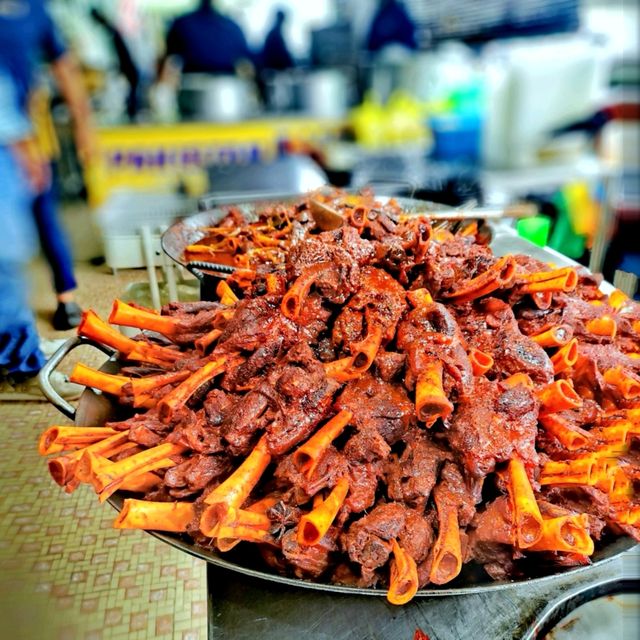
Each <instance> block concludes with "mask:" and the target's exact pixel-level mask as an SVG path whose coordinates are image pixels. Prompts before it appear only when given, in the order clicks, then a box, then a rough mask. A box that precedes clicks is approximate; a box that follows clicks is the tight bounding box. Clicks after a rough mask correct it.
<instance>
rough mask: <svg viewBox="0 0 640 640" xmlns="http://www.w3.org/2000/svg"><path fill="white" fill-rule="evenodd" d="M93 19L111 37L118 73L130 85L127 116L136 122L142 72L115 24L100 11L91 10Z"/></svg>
mask: <svg viewBox="0 0 640 640" xmlns="http://www.w3.org/2000/svg"><path fill="white" fill-rule="evenodd" d="M91 17H92V18H93V19H94V20H95V21H96V22H97V23H98V24H99V25H100V26H101V27H102V28H103V29H104V31H105V32H106V33H107V35H108V36H109V40H110V42H111V46H112V47H113V51H114V53H115V56H116V58H117V61H118V71H119V72H120V73H121V74H122V76H123V77H124V78H125V79H126V81H127V84H128V85H129V92H128V95H127V108H126V111H127V116H128V118H129V120H130V121H131V122H134V121H135V119H136V116H137V115H138V111H139V110H140V102H141V101H140V71H139V69H138V66H137V64H136V63H135V61H134V59H133V56H132V55H131V51H130V50H129V45H128V44H127V42H126V40H125V38H124V37H123V35H122V33H120V30H119V29H118V28H117V27H116V25H115V24H113V22H112V21H111V20H109V18H108V17H107V16H106V15H105V14H104V13H103V12H102V11H100V10H99V9H97V8H95V7H93V8H92V9H91Z"/></svg>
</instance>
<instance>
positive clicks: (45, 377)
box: [38, 336, 115, 420]
mask: <svg viewBox="0 0 640 640" xmlns="http://www.w3.org/2000/svg"><path fill="white" fill-rule="evenodd" d="M81 346H90V347H94V348H96V349H99V350H100V351H102V352H103V353H105V354H106V355H108V356H112V355H113V354H114V353H115V351H114V350H113V349H110V348H109V347H105V346H104V345H103V344H100V343H99V342H96V341H95V340H90V339H89V338H83V337H82V336H75V337H73V338H69V339H68V340H67V341H66V342H65V343H64V344H63V345H61V346H60V348H59V349H58V350H57V351H56V352H55V353H54V354H53V355H52V356H51V358H49V360H47V362H45V364H44V366H43V367H42V369H40V373H39V374H38V383H39V384H40V389H42V393H43V394H44V395H45V397H46V398H47V400H48V401H49V402H50V403H51V404H52V405H53V406H54V407H55V408H56V409H57V410H58V411H60V413H62V414H64V415H65V416H67V418H70V419H71V420H75V417H76V408H75V407H74V406H73V405H72V404H71V403H70V402H68V401H67V400H65V399H64V398H63V397H62V396H61V395H60V394H59V393H58V392H57V391H56V390H55V388H54V386H53V384H52V383H51V375H52V374H53V372H54V371H55V370H56V369H57V368H58V366H59V365H60V363H61V362H62V361H63V360H64V359H65V358H66V357H67V356H68V355H69V353H71V352H72V351H73V350H74V349H75V348H76V347H81Z"/></svg>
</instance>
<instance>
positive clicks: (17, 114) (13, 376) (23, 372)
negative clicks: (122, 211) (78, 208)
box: [0, 68, 79, 400]
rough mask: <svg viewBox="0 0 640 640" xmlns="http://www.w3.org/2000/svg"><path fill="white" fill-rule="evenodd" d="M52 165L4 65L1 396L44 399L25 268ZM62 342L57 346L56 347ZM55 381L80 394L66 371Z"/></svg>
mask: <svg viewBox="0 0 640 640" xmlns="http://www.w3.org/2000/svg"><path fill="white" fill-rule="evenodd" d="M48 182H49V175H48V172H47V166H46V164H45V163H43V162H42V160H41V158H39V157H38V150H37V148H36V147H35V146H34V145H33V142H32V139H31V129H30V125H29V121H28V119H27V118H26V117H25V115H24V113H23V112H22V110H21V109H20V106H19V99H18V91H17V88H16V86H15V84H14V82H13V78H12V77H11V76H10V75H9V74H7V73H6V71H4V70H3V69H2V68H0V194H2V197H1V198H0V227H1V228H2V233H0V397H2V398H3V399H11V400H44V396H43V395H42V393H41V392H40V388H39V386H38V383H37V380H36V375H37V373H38V372H39V371H40V369H41V367H42V365H43V364H44V362H45V360H46V357H45V354H44V353H43V351H47V352H50V351H51V349H50V348H49V347H50V346H51V345H49V344H47V343H48V342H51V341H44V343H43V341H41V340H40V338H39V336H38V332H37V329H36V325H35V319H34V317H33V313H32V311H31V309H30V307H29V301H28V299H27V292H28V285H27V281H26V277H25V270H26V267H27V264H28V262H29V260H30V259H31V258H32V257H33V252H34V248H35V246H36V241H35V237H36V229H35V225H34V220H33V217H32V215H31V212H30V206H31V200H32V198H33V194H34V193H37V192H39V191H42V190H43V189H46V188H47V185H48ZM53 346H57V345H53ZM52 382H53V384H54V385H55V387H56V389H57V390H58V391H59V392H60V393H61V395H63V396H65V397H71V396H75V395H77V392H78V390H79V387H77V385H70V384H69V383H67V382H66V380H65V379H64V378H63V376H62V374H59V373H57V372H56V373H54V375H53V377H52Z"/></svg>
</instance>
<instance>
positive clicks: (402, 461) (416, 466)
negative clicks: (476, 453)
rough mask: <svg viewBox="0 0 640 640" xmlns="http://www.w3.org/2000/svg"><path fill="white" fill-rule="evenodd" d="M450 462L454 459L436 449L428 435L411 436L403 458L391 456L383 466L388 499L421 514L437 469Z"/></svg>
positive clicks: (435, 477) (431, 488)
mask: <svg viewBox="0 0 640 640" xmlns="http://www.w3.org/2000/svg"><path fill="white" fill-rule="evenodd" d="M452 459H453V455H452V454H451V453H450V452H447V451H445V450H443V449H441V448H440V447H438V446H437V445H435V444H434V443H433V442H432V441H431V439H430V437H429V435H428V434H426V433H424V434H423V433H419V432H414V436H413V438H412V439H410V440H409V442H407V446H406V447H405V450H404V451H403V452H402V455H400V456H398V455H396V454H394V455H392V456H391V458H390V459H389V460H388V462H387V464H386V470H385V479H386V481H387V494H388V495H389V498H390V499H391V500H396V501H398V502H404V503H405V504H407V505H409V506H410V507H413V508H415V509H418V510H424V509H425V508H426V506H427V501H428V500H429V497H430V496H431V491H432V490H433V487H434V486H435V484H436V481H437V479H438V473H439V471H440V467H441V466H442V464H443V463H444V462H445V461H446V460H452Z"/></svg>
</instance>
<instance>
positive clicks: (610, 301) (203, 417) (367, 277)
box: [57, 198, 640, 588]
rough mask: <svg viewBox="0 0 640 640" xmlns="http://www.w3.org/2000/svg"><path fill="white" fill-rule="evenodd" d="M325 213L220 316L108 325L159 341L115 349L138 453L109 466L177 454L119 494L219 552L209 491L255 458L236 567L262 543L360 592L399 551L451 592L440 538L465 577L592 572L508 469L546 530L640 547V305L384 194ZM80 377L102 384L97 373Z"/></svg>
mask: <svg viewBox="0 0 640 640" xmlns="http://www.w3.org/2000/svg"><path fill="white" fill-rule="evenodd" d="M329 204H330V205H331V206H332V207H334V208H335V210H336V212H337V213H338V214H339V215H340V216H341V217H342V218H343V219H344V224H342V226H340V227H339V228H337V229H333V230H330V231H322V230H320V229H318V228H314V226H313V225H310V229H309V230H308V232H307V233H306V234H305V235H304V237H302V238H300V239H299V240H298V241H296V242H295V243H293V244H292V246H291V247H290V249H289V250H288V252H287V256H286V261H285V262H284V264H282V263H268V262H265V263H263V264H261V265H260V266H259V267H258V268H257V270H255V271H254V272H252V273H251V274H249V275H248V274H247V273H246V272H243V273H242V275H241V276H238V277H234V276H232V277H230V278H229V279H228V280H227V281H226V283H225V284H224V285H222V286H221V297H222V301H221V302H201V303H180V302H172V303H170V304H168V305H166V306H164V307H163V308H162V310H161V313H160V315H157V314H155V313H149V311H148V310H142V309H139V308H137V307H135V305H133V306H131V307H129V309H128V312H129V316H130V317H129V316H127V318H124V316H122V317H121V316H120V315H119V312H118V313H116V312H115V311H114V314H112V317H111V320H112V321H113V322H114V323H116V324H118V323H119V324H128V325H129V326H137V327H139V328H141V329H147V330H148V331H147V332H146V333H144V334H140V336H138V337H137V338H136V339H135V340H131V339H128V338H127V339H126V340H127V341H128V345H129V346H127V348H124V347H120V346H119V343H118V342H117V338H109V336H106V334H105V336H106V337H104V338H103V340H104V341H105V342H106V343H107V344H110V342H109V340H112V342H113V344H111V346H113V347H114V348H115V349H118V350H119V352H120V356H121V360H122V361H123V366H122V368H121V370H120V372H119V374H118V380H120V381H121V383H122V384H120V386H119V387H118V384H116V383H114V384H116V387H115V392H114V391H113V387H109V389H112V391H111V392H112V393H113V395H116V396H118V398H119V401H120V403H121V404H122V405H124V408H125V409H126V411H129V412H130V413H129V415H130V417H128V418H126V419H124V420H119V421H117V422H110V423H107V425H106V427H107V428H109V429H111V430H112V431H110V433H119V432H123V431H126V432H127V434H128V435H127V438H128V443H133V444H130V445H129V446H128V447H124V448H123V447H120V450H118V451H116V452H115V453H114V454H113V455H112V456H111V457H110V458H109V460H107V459H106V458H104V459H103V460H102V461H101V464H103V465H106V467H108V466H109V464H110V463H117V462H119V461H121V460H125V459H127V458H130V457H132V456H135V455H137V454H139V453H140V452H142V451H145V450H149V449H153V448H155V447H159V446H161V445H166V444H168V443H169V444H171V445H173V448H168V449H167V452H168V453H167V455H166V461H165V463H164V466H163V467H162V468H157V467H154V468H152V470H151V471H147V470H146V468H145V470H144V472H145V473H146V474H147V475H146V476H145V478H146V483H145V484H144V486H143V487H142V488H141V489H136V488H135V486H134V489H133V491H134V493H132V494H127V493H126V489H127V488H128V487H127V485H126V484H124V485H122V484H116V485H114V486H115V487H116V488H118V489H120V490H122V491H125V495H130V496H133V497H137V498H143V499H144V500H145V501H151V502H178V503H181V504H182V503H191V504H192V505H193V508H192V510H191V511H189V512H188V513H189V514H190V516H189V522H188V523H187V524H186V525H185V526H184V529H183V533H181V534H180V535H186V536H189V537H190V538H191V539H193V540H194V541H195V542H196V543H197V544H198V545H201V546H203V547H208V548H216V547H217V548H220V549H221V548H223V545H221V544H220V545H219V544H218V542H220V540H218V539H217V538H216V537H215V536H212V535H207V531H209V529H208V528H207V527H205V526H203V514H204V513H205V512H206V511H207V508H208V505H211V504H212V501H211V500H209V501H207V498H208V497H210V496H212V495H214V492H215V491H216V490H218V492H221V491H222V489H221V487H223V486H224V485H223V483H224V482H225V481H226V480H227V479H228V478H230V477H231V476H232V474H233V473H234V472H235V471H236V470H238V469H239V468H240V467H241V465H243V463H245V464H246V461H247V460H248V459H249V458H250V457H251V456H255V455H257V454H256V451H257V450H259V451H260V452H262V456H263V457H262V458H261V460H264V461H265V462H264V465H263V466H264V469H263V470H261V471H260V473H259V474H258V477H257V478H256V482H255V483H254V484H253V486H251V487H249V489H248V493H247V495H243V496H242V502H241V503H240V504H235V507H237V508H238V509H240V508H242V510H243V511H244V512H252V505H260V504H261V505H263V507H262V509H260V508H259V507H256V508H254V509H253V513H259V515H260V517H261V518H262V520H261V521H260V522H261V523H262V524H260V525H259V527H262V529H261V538H260V539H255V540H253V542H251V543H250V542H241V543H240V546H239V547H238V548H237V549H235V551H234V552H233V553H235V554H241V553H242V552H243V549H247V548H248V545H250V544H254V545H255V547H253V548H255V549H257V550H259V552H260V554H261V556H262V558H263V559H264V562H266V563H267V564H268V565H269V566H270V567H271V568H272V570H273V571H275V572H278V573H282V574H286V575H293V576H296V577H299V578H303V579H311V580H315V581H323V582H332V583H338V584H346V585H356V586H360V587H381V588H384V587H385V586H388V585H389V571H390V563H391V562H392V560H393V557H394V551H393V549H394V544H395V545H397V546H399V547H400V548H401V549H402V550H404V552H405V553H406V554H407V555H408V556H410V557H411V558H412V560H413V561H414V562H415V566H416V570H417V576H418V586H419V588H423V587H425V586H426V585H429V584H441V583H443V582H447V581H449V580H451V579H452V578H455V577H456V575H458V572H459V570H454V571H453V572H452V571H451V570H447V569H446V568H443V569H442V573H440V572H439V570H438V571H436V570H435V569H434V557H435V555H436V554H437V548H438V545H439V544H443V540H442V538H443V537H444V530H445V527H446V528H447V536H448V537H449V539H451V537H453V538H456V539H457V540H458V541H459V555H460V560H461V562H462V564H464V565H466V568H465V570H463V575H469V572H470V571H471V570H472V569H473V571H477V570H479V569H480V568H482V569H483V570H484V572H486V573H487V574H488V575H489V576H491V577H492V578H494V579H507V578H517V577H522V576H529V575H534V573H535V572H537V571H540V570H541V567H544V570H546V571H551V570H555V569H554V567H558V566H574V565H577V564H584V563H588V562H589V558H588V555H587V554H585V553H580V552H574V551H571V550H570V547H571V540H568V541H567V545H568V546H567V549H569V550H546V549H536V548H535V545H530V546H527V545H523V544H519V543H518V540H519V539H520V538H519V531H518V526H519V524H518V519H517V511H518V503H517V501H518V497H517V496H516V495H515V494H514V493H513V491H511V490H510V486H511V480H510V472H509V469H510V467H509V465H510V464H511V463H512V462H513V461H514V460H516V461H517V462H518V464H521V465H522V468H524V470H525V472H526V479H527V480H528V482H529V483H530V486H531V488H532V490H533V495H534V496H535V502H536V503H537V507H536V508H539V511H540V513H541V514H542V517H543V518H560V517H565V516H578V515H580V517H582V518H583V520H581V522H584V523H585V527H586V529H587V532H588V535H589V537H590V538H591V539H592V540H594V541H595V544H596V549H597V548H598V546H599V545H600V546H601V545H602V544H604V542H606V541H608V540H610V539H611V538H613V537H616V536H621V535H630V536H632V537H634V538H635V539H636V540H640V520H638V506H639V504H640V500H639V499H638V492H637V481H638V479H639V478H640V475H639V471H640V467H639V461H640V455H639V453H640V448H639V447H638V442H639V438H638V436H639V435H640V431H639V428H638V427H639V424H640V415H639V413H640V306H639V305H638V304H636V303H634V302H633V301H631V300H629V299H628V298H626V297H625V296H623V295H621V294H620V292H614V294H611V295H610V296H607V295H604V294H603V293H602V292H601V290H600V288H599V285H600V282H599V280H598V278H597V277H595V276H593V275H590V274H589V273H588V272H587V271H586V270H584V269H582V268H575V269H573V268H570V269H558V268H555V267H553V266H551V265H548V264H545V263H542V262H540V261H538V260H534V259H533V258H531V257H528V256H523V255H517V256H507V257H502V258H499V257H497V256H495V255H493V253H492V251H491V249H490V248H489V247H488V246H486V245H484V244H481V243H479V242H478V241H477V237H476V231H477V229H476V228H475V227H473V226H470V227H466V228H465V229H463V230H462V231H459V232H457V233H455V234H453V233H451V232H450V231H448V230H447V229H446V228H432V226H431V224H430V223H429V220H428V219H427V218H426V217H420V216H418V217H412V216H409V215H405V214H404V213H403V212H402V210H401V209H400V208H399V207H398V206H397V205H395V204H394V203H393V202H391V203H390V204H387V205H384V206H383V205H380V204H379V203H376V202H375V200H373V199H372V198H369V199H365V200H363V201H362V202H361V203H358V202H356V201H353V200H348V199H347V200H343V201H340V200H339V199H338V200H334V201H331V202H330V203H329ZM304 210H305V203H304V202H303V203H302V204H300V205H298V207H297V209H296V212H294V213H300V212H304ZM121 306H125V305H121ZM123 318H124V319H123ZM158 319H160V320H158ZM85 325H86V323H85ZM149 330H151V331H154V333H150V332H149ZM80 333H81V334H84V335H89V336H90V337H94V338H95V337H97V338H100V335H99V332H98V333H96V332H95V331H93V332H92V331H91V330H89V329H87V328H86V326H85V327H84V328H83V327H82V326H81V327H80ZM132 343H135V344H139V345H141V347H140V348H139V349H138V348H136V347H135V344H134V346H131V345H132ZM142 345H144V347H142ZM203 372H204V373H203ZM157 376H166V377H164V378H154V379H156V380H158V382H157V383H155V382H154V383H153V384H150V386H149V388H148V389H146V390H145V391H144V393H141V392H138V391H136V389H137V387H136V380H138V379H141V380H144V379H146V378H149V379H150V378H151V377H157ZM77 379H79V380H81V377H79V376H78V377H77ZM114 379H115V377H114ZM87 384H89V386H95V387H96V388H103V390H105V388H104V387H102V386H101V385H102V382H101V381H100V378H99V376H98V377H97V378H96V381H95V382H94V383H92V382H91V381H90V379H89V381H88V383H87ZM180 390H181V391H180ZM185 390H186V391H185ZM550 390H552V391H553V393H552V395H553V397H552V398H551V399H550V396H549V393H551V391H550ZM105 392H107V393H109V391H108V390H105ZM554 394H555V395H554ZM558 394H559V395H560V396H561V399H560V401H558V397H557V396H558ZM563 394H564V395H563ZM336 417H339V418H340V419H343V418H344V420H343V421H344V422H345V424H344V425H342V426H341V427H340V428H339V429H336V431H335V433H334V434H333V435H332V437H331V438H329V440H328V441H326V442H324V444H323V446H322V447H321V448H320V449H319V451H320V454H319V456H318V457H317V459H314V461H313V465H312V466H311V467H309V465H308V464H303V463H306V462H308V460H307V458H303V457H302V456H301V454H300V452H301V451H306V449H304V445H305V443H308V442H310V439H311V438H312V437H313V436H314V434H317V433H319V431H320V430H321V429H322V427H323V425H326V424H327V423H328V422H330V421H331V420H332V419H334V418H336ZM314 442H315V441H314ZM607 447H609V449H607ZM602 452H605V453H606V452H609V453H608V455H607V457H606V460H607V466H606V469H605V471H602V473H600V474H599V475H598V474H595V472H593V473H592V471H593V469H595V466H594V464H596V463H594V462H593V461H594V460H596V461H597V460H599V459H600V458H598V455H599V453H602ZM65 455H67V456H68V454H65ZM94 458H96V457H95V456H94ZM94 458H92V459H91V462H92V463H93V464H94V466H95V465H97V464H98V463H97V462H96V459H94ZM585 460H587V461H589V460H590V461H591V463H590V466H589V465H587V466H588V469H589V473H586V474H583V476H580V475H579V473H578V472H579V471H580V469H584V468H586V467H585V466H584V461H585ZM301 461H302V462H301ZM554 465H555V466H554ZM563 465H564V466H563ZM89 466H90V467H91V465H89ZM596 466H597V465H596ZM598 468H600V467H598ZM558 469H561V471H558ZM93 470H94V471H95V468H94V469H93ZM85 471H86V469H85ZM90 471H91V469H90ZM138 473H141V471H140V469H139V470H138ZM590 473H591V475H589V474H590ZM149 474H152V475H149ZM563 474H564V475H563ZM98 475H99V474H98ZM86 477H89V478H90V477H91V473H89V474H88V475H87V474H85V478H86ZM154 478H155V480H154ZM57 479H58V480H60V477H58V478H57ZM614 479H615V481H614ZM345 480H346V482H345ZM68 481H69V477H66V478H62V481H61V484H64V483H67V484H66V486H67V488H68V489H69V484H68ZM89 481H90V480H89ZM341 483H343V484H341ZM338 485H340V486H344V487H347V486H348V490H347V491H346V494H344V495H342V494H341V496H340V498H341V499H339V503H338V504H337V506H336V509H337V510H336V513H335V517H333V519H332V520H331V522H330V523H329V525H330V526H328V529H327V530H326V532H325V531H322V536H321V538H320V540H318V541H314V543H305V541H304V538H303V537H301V535H300V530H299V528H300V526H301V524H300V523H301V521H302V519H303V518H304V517H305V514H309V513H311V512H312V511H313V510H314V509H315V508H317V507H318V506H321V505H322V504H323V501H325V500H327V498H328V497H329V496H335V495H336V487H338ZM94 486H95V484H94ZM104 486H105V483H104V482H103V483H102V484H101V485H100V487H97V488H96V490H97V491H99V490H102V489H103V488H104ZM620 486H624V491H621V490H619V487H620ZM337 493H340V492H337ZM215 495H218V494H215ZM101 497H103V496H101ZM223 502H224V501H223ZM230 504H231V503H230V502H229V503H228V505H230ZM228 505H227V506H228ZM581 514H586V517H585V516H584V515H581ZM223 515H224V514H223ZM265 516H266V518H267V519H268V520H264V518H265ZM445 518H446V520H447V521H446V522H445ZM264 522H268V526H267V527H266V529H265V525H264ZM452 523H453V524H452ZM247 526H249V525H247ZM256 526H258V525H256ZM176 530H178V531H179V529H176ZM203 530H204V531H203ZM238 531H239V529H238ZM252 535H253V534H252ZM238 539H239V540H250V539H252V537H251V536H248V537H245V538H243V537H242V535H241V534H239V535H238ZM439 539H440V542H439ZM225 540H226V539H225ZM227 542H228V540H227ZM230 546H232V545H229V547H230ZM531 547H533V549H532V548H531ZM454 555H455V554H454ZM465 571H466V572H467V573H465Z"/></svg>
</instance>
